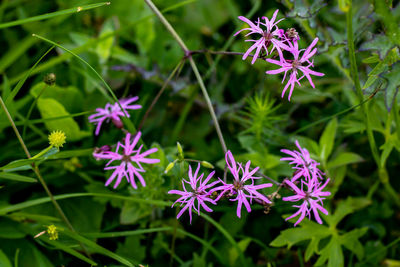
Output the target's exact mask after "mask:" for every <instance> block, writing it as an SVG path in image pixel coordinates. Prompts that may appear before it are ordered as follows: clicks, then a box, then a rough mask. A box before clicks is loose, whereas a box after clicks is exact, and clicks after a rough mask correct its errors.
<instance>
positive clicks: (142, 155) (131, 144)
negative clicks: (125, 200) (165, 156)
mask: <svg viewBox="0 0 400 267" xmlns="http://www.w3.org/2000/svg"><path fill="white" fill-rule="evenodd" d="M136 100H138V97H137V96H135V97H131V98H128V99H122V100H120V101H119V103H120V105H119V104H118V103H115V104H110V103H107V104H106V106H105V108H104V109H102V108H97V109H96V111H97V113H95V114H93V115H91V116H89V121H90V122H92V123H94V124H95V125H97V127H96V131H95V134H96V135H98V134H99V132H100V128H101V125H102V123H103V122H104V121H106V122H108V121H109V120H112V122H113V123H114V124H115V126H117V127H118V128H122V122H121V119H120V116H128V117H129V114H128V113H127V110H128V109H140V108H141V107H142V106H141V105H132V104H131V103H132V102H135V101H136ZM121 107H122V109H121ZM141 135H142V133H141V132H140V131H139V132H137V133H136V135H135V136H132V135H131V134H130V133H129V132H128V133H126V136H125V138H124V140H123V141H122V142H118V143H117V144H116V148H115V151H111V150H112V147H111V146H109V145H104V146H102V147H101V148H96V149H95V150H94V152H93V157H94V158H96V159H97V160H100V159H105V160H109V162H108V163H107V164H106V167H105V168H104V170H113V173H112V174H111V176H110V177H109V178H108V179H107V181H106V183H105V186H108V185H110V184H111V183H112V182H113V181H114V180H115V179H116V181H115V183H114V189H115V188H117V186H118V185H119V184H120V183H121V181H122V179H123V178H124V177H125V178H126V179H127V181H128V183H130V184H131V185H132V187H133V188H135V189H137V185H136V179H135V177H136V178H137V180H139V182H140V183H141V184H142V186H146V182H145V180H144V178H143V176H142V175H141V173H143V172H145V169H144V168H143V166H142V164H143V163H147V164H154V163H158V162H160V160H159V159H152V158H146V156H148V155H150V154H152V153H154V152H156V151H157V150H158V149H157V148H151V149H149V150H147V151H142V149H143V145H140V146H139V147H138V148H136V145H137V144H138V142H139V140H140V137H141ZM111 163H114V164H113V165H111ZM115 163H117V164H115Z"/></svg>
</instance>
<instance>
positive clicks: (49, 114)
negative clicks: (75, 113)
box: [37, 98, 90, 142]
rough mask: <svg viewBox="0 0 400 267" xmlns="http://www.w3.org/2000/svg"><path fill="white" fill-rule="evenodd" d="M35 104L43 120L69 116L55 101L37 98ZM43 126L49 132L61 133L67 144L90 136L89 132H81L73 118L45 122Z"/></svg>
mask: <svg viewBox="0 0 400 267" xmlns="http://www.w3.org/2000/svg"><path fill="white" fill-rule="evenodd" d="M37 104H38V108H39V111H40V114H41V115H42V118H43V119H48V118H54V117H60V116H68V115H70V114H69V113H68V112H67V111H66V110H65V108H64V106H63V105H61V104H60V103H59V102H58V101H57V100H55V99H52V98H44V99H42V98H39V99H38V101H37ZM45 125H46V128H47V129H48V130H49V131H56V130H60V131H63V132H64V133H65V135H66V136H67V142H68V140H69V141H76V140H79V139H82V138H83V137H85V136H89V135H90V133H89V132H83V131H81V130H80V128H79V125H78V123H76V121H75V120H74V119H73V118H65V119H59V120H51V121H45Z"/></svg>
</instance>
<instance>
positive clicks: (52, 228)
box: [47, 224, 58, 240]
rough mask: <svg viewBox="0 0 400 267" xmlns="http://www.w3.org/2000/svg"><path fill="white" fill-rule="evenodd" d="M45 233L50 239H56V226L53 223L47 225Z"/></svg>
mask: <svg viewBox="0 0 400 267" xmlns="http://www.w3.org/2000/svg"><path fill="white" fill-rule="evenodd" d="M47 234H49V239H50V240H57V239H58V231H57V227H56V226H55V225H54V224H52V225H49V226H47Z"/></svg>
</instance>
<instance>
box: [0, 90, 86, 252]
mask: <svg viewBox="0 0 400 267" xmlns="http://www.w3.org/2000/svg"><path fill="white" fill-rule="evenodd" d="M0 105H1V106H2V108H3V110H4V112H5V114H6V116H7V118H8V120H9V122H10V124H11V127H12V128H13V130H14V132H15V135H16V136H17V138H18V141H19V142H20V144H21V147H22V149H23V150H24V152H25V154H26V156H27V158H28V159H29V158H31V154H30V152H29V150H28V148H27V147H26V145H25V142H24V140H23V139H22V137H21V135H20V133H19V131H18V128H17V126H15V123H14V120H13V119H12V117H11V114H10V113H9V112H8V109H7V106H6V105H5V103H4V101H3V98H2V97H1V96H0ZM32 169H33V171H34V173H35V174H36V176H37V178H38V180H39V182H40V183H41V184H42V186H43V188H44V190H45V191H46V193H47V195H48V196H49V198H50V200H51V202H52V203H53V205H54V207H55V208H56V210H57V211H58V213H59V214H60V216H61V218H62V220H63V221H64V222H65V224H66V225H67V226H68V228H69V229H71V231H73V232H75V229H74V227H73V226H72V224H71V222H70V221H69V220H68V218H67V216H66V215H65V213H64V211H63V210H62V209H61V207H60V205H58V203H57V201H56V200H55V199H54V196H53V194H52V193H51V191H50V189H49V188H48V186H47V184H46V182H45V181H44V179H43V177H42V175H41V174H40V171H39V168H38V166H36V164H35V163H32ZM81 246H82V249H83V250H84V251H85V253H86V254H87V255H88V256H89V253H88V252H87V250H86V248H85V247H84V246H83V245H82V244H81ZM89 257H90V256H89Z"/></svg>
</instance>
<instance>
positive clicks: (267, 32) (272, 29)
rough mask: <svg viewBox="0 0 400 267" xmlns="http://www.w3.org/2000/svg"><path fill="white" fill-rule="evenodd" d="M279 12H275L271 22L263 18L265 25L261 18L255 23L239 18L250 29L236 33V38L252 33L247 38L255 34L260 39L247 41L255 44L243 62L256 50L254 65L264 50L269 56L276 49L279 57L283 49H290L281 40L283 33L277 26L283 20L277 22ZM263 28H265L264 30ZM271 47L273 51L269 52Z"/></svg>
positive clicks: (247, 52)
mask: <svg viewBox="0 0 400 267" xmlns="http://www.w3.org/2000/svg"><path fill="white" fill-rule="evenodd" d="M278 11H279V10H278V9H277V10H276V11H275V12H274V14H273V15H272V18H271V20H269V19H268V18H267V17H262V19H263V20H264V23H263V22H261V21H260V18H258V20H257V21H256V22H255V23H253V22H252V21H250V20H249V19H247V18H245V17H243V16H240V17H239V19H240V20H242V21H244V22H246V23H247V24H248V25H249V26H250V27H249V28H244V29H241V30H240V31H238V32H236V33H235V34H234V36H236V35H238V34H239V33H240V32H242V31H250V32H249V33H247V34H246V35H245V36H249V35H252V34H255V35H256V36H257V37H259V39H257V40H246V42H253V45H252V46H251V47H250V48H249V49H248V50H247V51H246V53H244V55H243V60H245V59H246V58H247V57H248V56H249V54H250V53H251V52H252V51H253V50H256V52H255V53H254V55H253V59H252V61H251V64H254V62H255V61H256V60H257V58H258V56H259V54H260V52H261V51H262V50H264V51H265V53H266V55H269V54H271V53H272V52H273V51H274V49H276V50H277V51H278V53H279V55H281V54H282V49H285V50H287V49H289V47H288V46H287V45H286V44H284V42H283V41H282V40H281V37H282V32H283V31H282V30H280V29H279V28H278V26H276V25H277V24H278V23H279V22H280V21H281V20H283V19H280V20H278V21H275V20H276V16H277V14H278ZM261 26H264V27H265V28H262V27H261ZM270 45H272V49H271V50H269V51H268V47H269V46H270Z"/></svg>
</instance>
